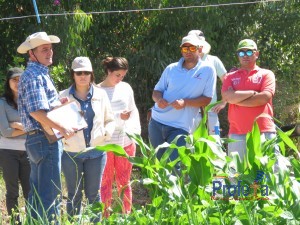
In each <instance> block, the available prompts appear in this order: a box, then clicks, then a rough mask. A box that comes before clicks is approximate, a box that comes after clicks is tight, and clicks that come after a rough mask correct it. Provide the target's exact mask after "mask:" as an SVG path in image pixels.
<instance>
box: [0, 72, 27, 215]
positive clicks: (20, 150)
mask: <svg viewBox="0 0 300 225" xmlns="http://www.w3.org/2000/svg"><path fill="white" fill-rule="evenodd" d="M22 73H23V70H22V69H21V68H17V67H14V68H11V69H9V70H8V73H7V79H6V82H5V85H4V94H3V96H2V97H1V98H0V115H1V117H0V134H1V136H0V166H1V167H2V169H3V179H4V182H5V186H6V207H7V212H8V214H9V215H13V211H15V212H17V210H18V197H19V181H20V184H21V186H22V190H23V195H24V197H25V199H27V198H28V193H29V190H30V184H29V176H30V164H29V160H28V156H27V153H26V151H25V135H24V134H25V132H24V131H23V126H22V124H21V122H20V117H19V114H18V105H17V99H18V82H19V78H20V76H21V74H22ZM16 220H18V218H16Z"/></svg>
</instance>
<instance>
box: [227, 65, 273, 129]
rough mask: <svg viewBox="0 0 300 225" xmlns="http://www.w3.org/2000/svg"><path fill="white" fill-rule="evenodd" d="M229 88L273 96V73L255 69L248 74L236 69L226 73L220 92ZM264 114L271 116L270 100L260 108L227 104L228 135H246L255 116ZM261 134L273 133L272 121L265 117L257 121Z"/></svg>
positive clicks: (271, 106) (245, 71)
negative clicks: (266, 93)
mask: <svg viewBox="0 0 300 225" xmlns="http://www.w3.org/2000/svg"><path fill="white" fill-rule="evenodd" d="M229 88H232V89H233V90H236V91H237V90H240V91H245V90H254V91H257V92H262V91H268V92H270V93H271V94H272V96H274V93H275V76H274V73H273V72H272V71H270V70H267V69H262V68H259V67H258V66H256V67H255V69H254V70H252V71H250V72H249V73H248V71H247V70H244V69H238V70H236V71H233V72H232V73H228V74H227V75H226V76H225V78H224V81H223V86H222V91H226V90H228V89H229ZM262 113H266V114H268V115H270V116H273V105H272V98H271V99H270V100H269V102H268V103H267V104H265V105H262V106H256V107H245V106H238V105H235V104H229V109H228V121H229V123H230V127H229V134H246V133H248V132H249V131H251V130H252V127H253V123H254V121H255V119H256V117H257V116H259V115H260V114H262ZM257 123H258V126H259V129H260V131H261V132H275V125H274V122H273V120H271V119H270V118H266V117H260V118H258V119H257Z"/></svg>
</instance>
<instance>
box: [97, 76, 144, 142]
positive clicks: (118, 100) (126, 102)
mask: <svg viewBox="0 0 300 225" xmlns="http://www.w3.org/2000/svg"><path fill="white" fill-rule="evenodd" d="M99 88H101V89H103V90H104V91H105V92H106V93H107V96H108V98H109V100H110V103H111V107H112V110H113V112H114V115H115V122H116V128H115V131H114V133H113V135H112V137H111V140H110V141H107V143H113V144H118V145H120V146H122V147H126V146H128V145H130V144H131V143H132V141H131V139H130V138H129V137H128V136H127V135H126V133H129V134H140V133H141V124H140V116H139V112H138V109H137V107H136V104H135V101H134V94H133V90H132V88H131V86H130V85H129V84H128V83H126V82H120V83H118V84H117V85H116V86H114V87H102V86H101V84H100V85H99ZM123 111H131V114H130V117H129V119H128V120H122V119H121V117H120V114H121V113H122V112H123Z"/></svg>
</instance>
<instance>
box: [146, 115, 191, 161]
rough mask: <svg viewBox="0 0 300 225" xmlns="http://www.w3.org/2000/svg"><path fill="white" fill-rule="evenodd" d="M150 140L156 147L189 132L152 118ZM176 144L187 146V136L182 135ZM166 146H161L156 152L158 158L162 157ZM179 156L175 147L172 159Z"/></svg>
mask: <svg viewBox="0 0 300 225" xmlns="http://www.w3.org/2000/svg"><path fill="white" fill-rule="evenodd" d="M148 133H149V140H150V143H151V145H152V146H153V147H154V148H156V147H157V146H159V145H161V144H163V143H164V142H167V143H171V142H172V141H173V140H174V139H175V137H176V136H177V135H188V132H187V131H185V130H183V129H180V128H175V127H170V126H167V125H164V124H161V123H159V122H157V121H155V120H154V119H151V120H150V122H149V126H148ZM176 145H177V146H178V147H180V146H185V145H186V142H185V137H184V136H181V137H180V138H179V139H178V140H177V143H176ZM166 150H167V149H166V148H160V149H159V150H158V152H157V154H156V156H157V158H158V159H161V157H162V156H163V154H164V153H165V151H166ZM177 158H178V150H177V149H174V150H173V152H172V154H171V155H170V160H171V161H174V160H175V159H177Z"/></svg>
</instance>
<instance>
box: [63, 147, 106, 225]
mask: <svg viewBox="0 0 300 225" xmlns="http://www.w3.org/2000/svg"><path fill="white" fill-rule="evenodd" d="M75 156H76V153H71V152H64V153H63V156H62V171H63V173H64V175H65V180H66V184H67V189H68V199H67V212H68V214H69V215H70V216H71V217H72V216H74V215H78V214H79V213H80V209H81V201H82V197H83V196H82V191H83V190H84V193H85V196H86V198H87V200H88V203H89V204H93V203H95V202H100V201H101V196H100V192H99V190H100V187H101V181H102V176H103V171H104V167H105V165H106V153H103V155H101V156H100V157H97V158H77V157H75ZM100 219H101V215H99V217H98V218H96V219H95V220H93V222H98V221H100Z"/></svg>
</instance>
